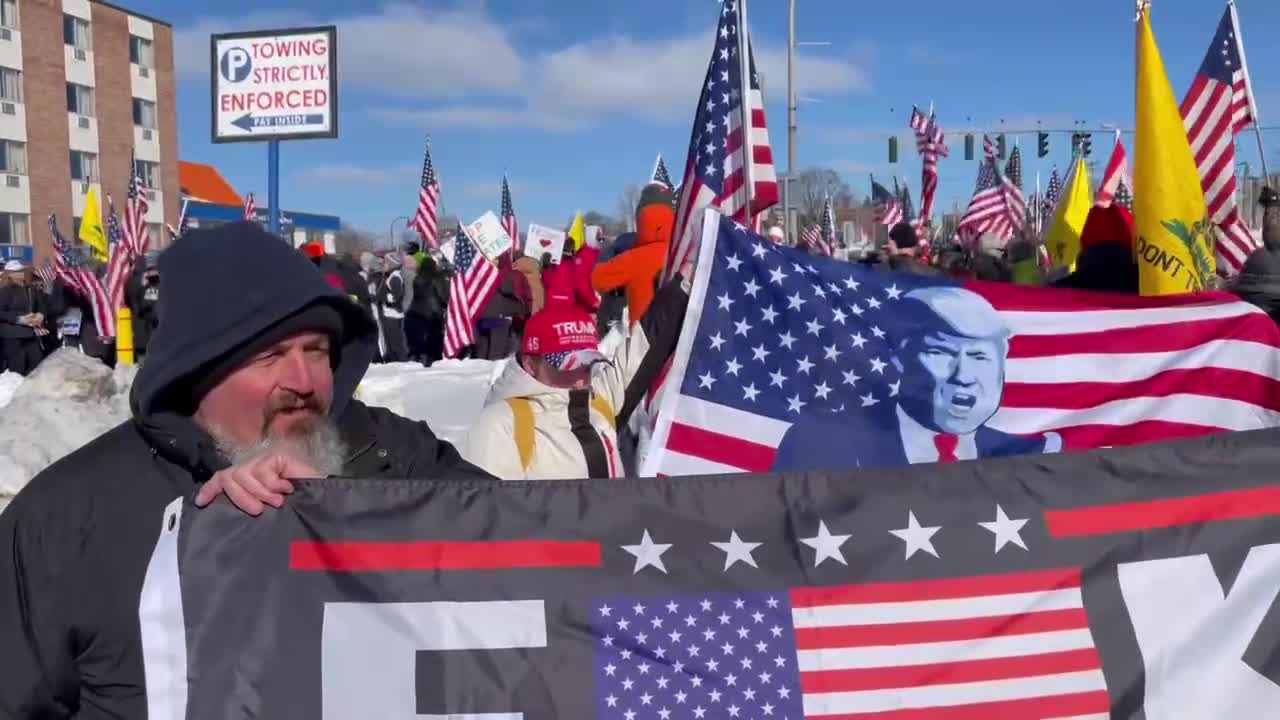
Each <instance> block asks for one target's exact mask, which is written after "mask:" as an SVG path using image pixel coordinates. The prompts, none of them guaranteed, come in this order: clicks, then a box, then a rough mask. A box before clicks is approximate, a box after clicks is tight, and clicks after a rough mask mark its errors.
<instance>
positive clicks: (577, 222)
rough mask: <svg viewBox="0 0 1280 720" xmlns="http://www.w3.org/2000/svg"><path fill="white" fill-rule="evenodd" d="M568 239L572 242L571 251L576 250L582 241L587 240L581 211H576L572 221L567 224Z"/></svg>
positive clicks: (580, 247)
mask: <svg viewBox="0 0 1280 720" xmlns="http://www.w3.org/2000/svg"><path fill="white" fill-rule="evenodd" d="M568 235H569V240H570V241H571V242H572V243H573V251H574V252H577V251H579V250H581V249H582V245H583V243H585V242H586V241H587V229H586V227H585V226H584V225H583V224H582V213H581V212H578V213H576V214H575V215H574V216H573V223H572V224H570V225H569V232H568Z"/></svg>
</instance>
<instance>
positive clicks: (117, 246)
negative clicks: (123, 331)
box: [105, 197, 134, 313]
mask: <svg viewBox="0 0 1280 720" xmlns="http://www.w3.org/2000/svg"><path fill="white" fill-rule="evenodd" d="M107 248H108V256H107V272H106V280H105V282H106V288H107V302H108V303H109V304H110V306H111V311H112V313H114V312H115V311H116V310H117V309H118V308H119V307H120V305H121V304H122V303H123V302H124V286H125V283H127V282H128V281H129V273H131V272H133V259H134V254H133V250H132V248H130V246H129V243H128V241H127V240H126V239H125V237H124V232H123V231H122V230H121V229H120V221H119V219H118V218H117V217H116V207H115V203H114V202H112V201H111V198H110V197H108V198H107Z"/></svg>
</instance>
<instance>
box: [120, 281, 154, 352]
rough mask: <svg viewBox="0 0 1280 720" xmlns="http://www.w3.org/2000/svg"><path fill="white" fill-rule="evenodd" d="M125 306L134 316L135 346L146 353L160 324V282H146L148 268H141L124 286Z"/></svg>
mask: <svg viewBox="0 0 1280 720" xmlns="http://www.w3.org/2000/svg"><path fill="white" fill-rule="evenodd" d="M124 304H125V306H127V307H128V308H129V312H131V313H132V314H133V346H134V347H135V348H136V349H138V350H141V351H143V352H146V350H147V348H148V347H149V346H150V344H151V335H152V334H153V333H154V332H155V329H156V326H157V325H159V324H160V313H159V311H158V310H157V308H158V306H159V304H160V280H159V278H158V277H157V278H156V279H155V280H154V281H153V282H152V283H151V284H148V283H147V282H146V268H144V267H139V268H138V269H137V270H136V271H134V273H133V274H132V275H130V276H129V281H128V283H126V284H125V286H124Z"/></svg>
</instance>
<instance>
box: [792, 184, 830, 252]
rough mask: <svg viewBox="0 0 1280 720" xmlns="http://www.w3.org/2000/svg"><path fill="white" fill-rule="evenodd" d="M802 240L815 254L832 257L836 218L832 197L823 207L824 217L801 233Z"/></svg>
mask: <svg viewBox="0 0 1280 720" xmlns="http://www.w3.org/2000/svg"><path fill="white" fill-rule="evenodd" d="M800 241H801V242H802V243H803V244H804V246H805V247H807V248H809V250H810V251H812V252H813V253H815V254H818V255H826V256H827V257H830V256H831V254H832V252H833V251H834V250H835V220H834V217H833V215H832V212H831V198H830V197H828V198H827V202H826V204H825V205H823V207H822V219H821V222H819V224H817V225H812V226H810V227H809V229H808V230H805V231H804V232H803V233H801V234H800Z"/></svg>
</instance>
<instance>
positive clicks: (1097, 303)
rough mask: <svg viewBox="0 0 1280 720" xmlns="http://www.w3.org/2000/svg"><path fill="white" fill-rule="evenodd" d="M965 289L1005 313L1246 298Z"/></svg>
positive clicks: (996, 286) (999, 286)
mask: <svg viewBox="0 0 1280 720" xmlns="http://www.w3.org/2000/svg"><path fill="white" fill-rule="evenodd" d="M964 287H965V288H966V289H969V290H972V291H973V292H976V293H978V294H979V295H981V296H982V297H984V298H986V299H987V302H989V303H991V304H992V306H994V307H995V309H996V310H1000V311H1002V312H1013V311H1021V312H1061V313H1069V312H1079V311H1081V310H1139V309H1143V308H1168V307H1186V306H1188V305H1203V306H1206V307H1207V306H1217V305H1222V304H1224V303H1243V301H1242V300H1241V299H1240V298H1238V297H1236V296H1235V295H1232V294H1230V293H1226V292H1223V291H1220V290H1207V291H1204V292H1198V293H1185V294H1181V295H1159V296H1146V297H1144V296H1141V295H1121V294H1118V293H1102V292H1090V291H1088V290H1071V289H1066V288H1058V289H1056V291H1055V292H1051V293H1047V292H1045V291H1044V288H1037V287H1031V286H1028V285H1014V284H1013V283H999V282H984V281H982V280H969V281H966V282H965V283H964Z"/></svg>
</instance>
